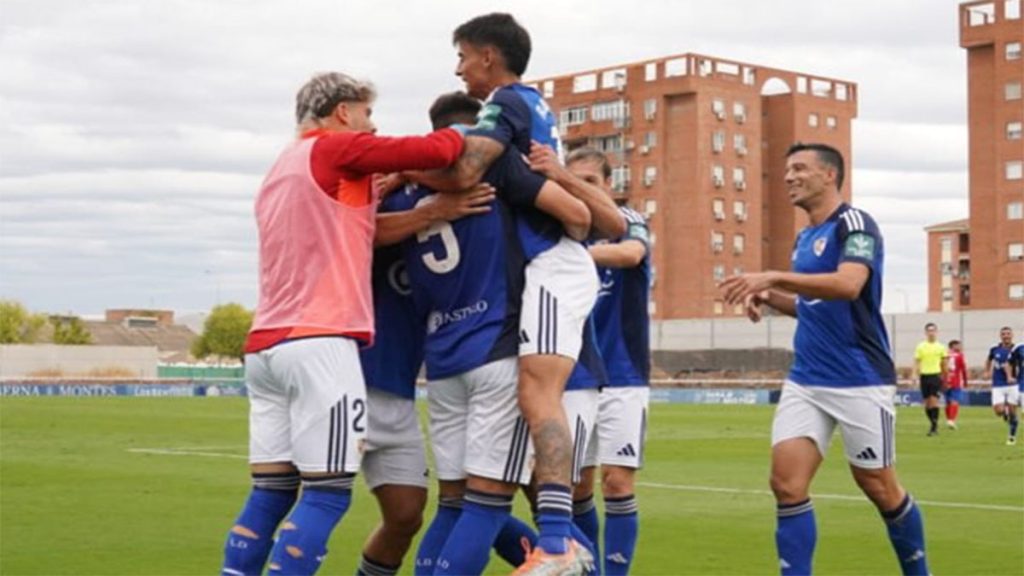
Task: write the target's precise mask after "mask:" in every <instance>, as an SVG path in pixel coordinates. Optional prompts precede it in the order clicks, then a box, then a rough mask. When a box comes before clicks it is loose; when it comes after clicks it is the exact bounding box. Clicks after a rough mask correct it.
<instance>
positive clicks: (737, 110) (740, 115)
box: [732, 102, 747, 124]
mask: <svg viewBox="0 0 1024 576" xmlns="http://www.w3.org/2000/svg"><path fill="white" fill-rule="evenodd" d="M732 117H733V118H735V119H736V121H737V122H739V123H740V124H743V123H744V122H746V121H747V105H746V104H744V103H743V102H733V103H732Z"/></svg>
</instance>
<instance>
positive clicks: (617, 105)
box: [590, 100, 629, 122]
mask: <svg viewBox="0 0 1024 576" xmlns="http://www.w3.org/2000/svg"><path fill="white" fill-rule="evenodd" d="M626 116H629V109H628V108H627V106H626V102H625V101H624V100H613V101H611V102H598V103H597V104H594V106H593V107H592V108H591V110H590V118H591V119H592V120H593V121H594V122H602V121H605V120H617V119H619V118H625V117H626Z"/></svg>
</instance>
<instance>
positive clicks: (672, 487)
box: [636, 482, 1024, 512]
mask: <svg viewBox="0 0 1024 576" xmlns="http://www.w3.org/2000/svg"><path fill="white" fill-rule="evenodd" d="M636 484H637V486H644V487H646V488H664V489H666V490H686V491H690V492H719V493H724V494H754V495H757V496H771V495H772V493H771V491H770V490H749V489H743V488H722V487H718V486H689V485H685V484H659V483H657V482H637V483H636ZM811 497H812V498H814V499H821V500H846V501H851V502H863V501H865V500H866V498H865V497H864V496H851V495H849V494H818V493H814V494H812V495H811ZM915 500H916V499H915ZM917 503H918V504H922V505H924V506H936V507H940V508H970V509H974V510H997V511H1000V512H1024V507H1021V506H1001V505H999V504H972V503H970V502H940V501H935V500H917Z"/></svg>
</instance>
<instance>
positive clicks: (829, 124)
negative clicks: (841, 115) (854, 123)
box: [825, 116, 839, 130]
mask: <svg viewBox="0 0 1024 576" xmlns="http://www.w3.org/2000/svg"><path fill="white" fill-rule="evenodd" d="M838 125H839V122H838V121H837V120H836V117H835V116H826V117H825V127H826V128H828V129H829V130H835V129H836V126H838Z"/></svg>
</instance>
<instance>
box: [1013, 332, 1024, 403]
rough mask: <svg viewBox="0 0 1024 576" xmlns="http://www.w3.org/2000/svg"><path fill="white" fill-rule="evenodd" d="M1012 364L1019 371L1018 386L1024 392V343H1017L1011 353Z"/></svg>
mask: <svg viewBox="0 0 1024 576" xmlns="http://www.w3.org/2000/svg"><path fill="white" fill-rule="evenodd" d="M1010 364H1011V365H1012V366H1013V369H1014V370H1016V371H1017V386H1018V387H1019V388H1020V389H1021V391H1022V392H1024V343H1021V344H1017V346H1016V347H1015V348H1014V349H1013V354H1011V355H1010Z"/></svg>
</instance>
